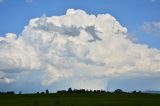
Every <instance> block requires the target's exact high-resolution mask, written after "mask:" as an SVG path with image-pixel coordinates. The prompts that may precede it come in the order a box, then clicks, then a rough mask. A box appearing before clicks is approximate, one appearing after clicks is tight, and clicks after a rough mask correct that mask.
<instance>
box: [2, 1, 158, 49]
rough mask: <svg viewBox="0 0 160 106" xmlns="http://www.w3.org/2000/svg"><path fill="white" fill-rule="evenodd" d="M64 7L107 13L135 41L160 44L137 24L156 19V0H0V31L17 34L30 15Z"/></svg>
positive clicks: (62, 10)
mask: <svg viewBox="0 0 160 106" xmlns="http://www.w3.org/2000/svg"><path fill="white" fill-rule="evenodd" d="M68 8H74V9H83V10H85V11H86V12H88V13H89V14H101V13H110V14H111V15H113V16H114V17H115V18H116V19H117V20H118V21H119V22H120V23H121V24H122V25H123V26H125V27H127V29H128V32H129V33H131V35H134V37H136V38H137V39H138V42H139V43H146V44H148V45H149V47H154V48H160V44H159V41H160V37H157V36H152V35H151V34H147V33H145V32H143V30H142V28H141V27H142V25H143V23H144V22H157V21H159V20H160V13H159V10H160V0H1V3H0V35H1V36H3V35H5V33H8V32H12V33H16V34H20V33H21V32H22V30H23V28H24V26H25V25H27V24H28V21H29V20H30V19H31V18H34V17H40V16H42V15H43V14H46V15H47V16H53V15H63V14H65V12H66V10H67V9H68Z"/></svg>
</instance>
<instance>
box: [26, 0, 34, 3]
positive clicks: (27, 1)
mask: <svg viewBox="0 0 160 106" xmlns="http://www.w3.org/2000/svg"><path fill="white" fill-rule="evenodd" d="M25 2H26V3H32V2H33V0H25Z"/></svg>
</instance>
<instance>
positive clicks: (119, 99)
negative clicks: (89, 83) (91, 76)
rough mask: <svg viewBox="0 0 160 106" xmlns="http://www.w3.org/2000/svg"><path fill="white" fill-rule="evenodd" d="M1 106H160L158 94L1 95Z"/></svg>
mask: <svg viewBox="0 0 160 106" xmlns="http://www.w3.org/2000/svg"><path fill="white" fill-rule="evenodd" d="M0 106H160V95H158V94H113V93H112V94H95V93H90V94H89V93H88V94H87V93H82V94H80V93H79V94H78V93H66V94H21V95H0Z"/></svg>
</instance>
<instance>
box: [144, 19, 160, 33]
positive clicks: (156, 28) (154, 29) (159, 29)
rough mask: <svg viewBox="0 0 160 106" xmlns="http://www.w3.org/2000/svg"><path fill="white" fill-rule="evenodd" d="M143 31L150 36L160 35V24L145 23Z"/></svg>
mask: <svg viewBox="0 0 160 106" xmlns="http://www.w3.org/2000/svg"><path fill="white" fill-rule="evenodd" d="M142 29H143V30H144V31H145V32H146V33H149V34H152V35H159V34H160V22H159V21H158V22H144V24H143V26H142Z"/></svg>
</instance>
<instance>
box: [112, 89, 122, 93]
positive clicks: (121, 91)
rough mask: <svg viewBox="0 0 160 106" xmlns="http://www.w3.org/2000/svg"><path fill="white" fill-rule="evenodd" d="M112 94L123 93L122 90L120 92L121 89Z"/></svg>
mask: <svg viewBox="0 0 160 106" xmlns="http://www.w3.org/2000/svg"><path fill="white" fill-rule="evenodd" d="M114 93H123V90H121V89H116V90H115V91H114Z"/></svg>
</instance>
